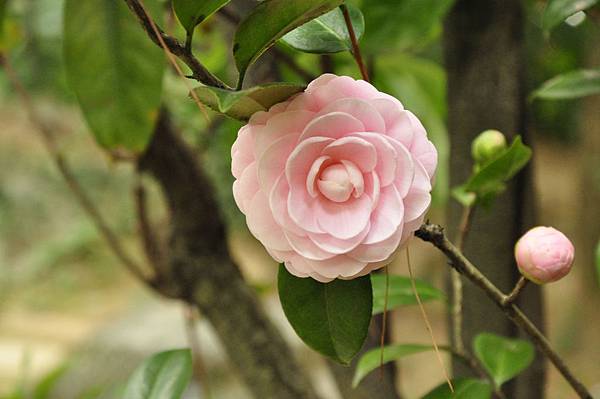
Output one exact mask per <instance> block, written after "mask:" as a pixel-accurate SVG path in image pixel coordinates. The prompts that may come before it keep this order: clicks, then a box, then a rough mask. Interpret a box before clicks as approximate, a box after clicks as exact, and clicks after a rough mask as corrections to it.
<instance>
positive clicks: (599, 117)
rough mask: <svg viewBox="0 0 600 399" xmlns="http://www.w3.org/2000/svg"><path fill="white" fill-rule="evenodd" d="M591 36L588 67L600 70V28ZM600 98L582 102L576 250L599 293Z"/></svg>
mask: <svg viewBox="0 0 600 399" xmlns="http://www.w3.org/2000/svg"><path fill="white" fill-rule="evenodd" d="M592 33H593V34H591V35H590V39H588V43H587V48H586V55H587V60H585V61H586V67H587V68H597V67H598V65H600V48H599V47H598V36H599V34H600V29H596V30H594V31H593V32H592ZM599 110H600V96H591V97H588V98H586V99H584V100H583V109H582V112H581V129H580V134H581V144H580V146H581V147H580V150H581V154H582V161H583V168H582V172H581V173H582V175H581V190H580V193H581V195H582V197H583V198H582V203H581V207H579V220H578V224H577V225H578V226H579V229H578V230H579V236H580V241H581V247H580V248H577V258H578V261H577V264H579V266H580V267H582V268H583V270H584V273H583V276H584V284H585V285H586V286H587V287H589V288H590V290H589V291H591V292H593V293H597V292H598V290H597V286H598V276H596V272H595V268H594V262H595V256H594V255H595V249H596V245H597V244H598V240H600V223H598V222H596V223H594V221H598V220H600V206H598V204H600V112H598V111H599Z"/></svg>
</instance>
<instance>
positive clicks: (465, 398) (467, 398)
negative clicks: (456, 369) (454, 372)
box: [422, 378, 492, 399]
mask: <svg viewBox="0 0 600 399" xmlns="http://www.w3.org/2000/svg"><path fill="white" fill-rule="evenodd" d="M452 386H453V387H454V393H452V392H451V391H450V388H449V387H448V383H446V382H444V383H442V384H440V385H438V387H437V388H435V389H434V390H433V391H431V392H429V393H428V394H427V395H425V396H423V398H422V399H490V398H491V397H492V387H491V386H490V384H489V383H488V382H487V381H482V380H475V379H472V378H457V379H454V380H452Z"/></svg>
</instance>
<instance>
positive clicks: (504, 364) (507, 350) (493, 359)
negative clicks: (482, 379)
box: [473, 333, 535, 386]
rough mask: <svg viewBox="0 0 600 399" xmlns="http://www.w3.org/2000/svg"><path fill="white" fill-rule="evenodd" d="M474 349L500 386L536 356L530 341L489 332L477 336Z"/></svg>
mask: <svg viewBox="0 0 600 399" xmlns="http://www.w3.org/2000/svg"><path fill="white" fill-rule="evenodd" d="M473 350H474V351H475V355H476V356H477V358H478V359H479V360H480V361H481V363H482V364H483V366H484V367H485V368H486V369H487V371H488V372H489V373H490V375H491V376H492V378H493V379H494V381H495V382H496V384H497V385H498V386H500V385H502V384H503V383H505V382H506V381H508V380H510V379H511V378H513V377H515V376H516V375H517V374H519V373H520V372H521V371H523V370H525V369H526V368H527V367H529V365H530V364H531V362H533V359H534V357H535V351H534V349H533V345H532V344H531V343H529V342H528V341H524V340H522V339H509V338H505V337H501V336H498V335H495V334H489V333H482V334H479V335H477V336H476V337H475V339H474V340H473Z"/></svg>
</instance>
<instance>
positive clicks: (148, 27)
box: [124, 0, 230, 89]
mask: <svg viewBox="0 0 600 399" xmlns="http://www.w3.org/2000/svg"><path fill="white" fill-rule="evenodd" d="M124 1H125V3H126V4H127V6H128V7H129V9H130V10H131V11H132V12H133V13H134V14H135V16H136V17H137V19H138V21H139V22H140V24H141V25H142V28H144V30H145V31H146V34H147V35H148V36H149V37H150V39H151V40H152V41H153V42H154V43H155V44H156V45H157V46H161V47H162V44H161V41H162V42H164V44H165V45H166V46H167V48H168V49H169V51H170V52H171V53H172V54H173V55H175V56H176V57H177V58H179V59H180V60H181V61H183V63H185V64H186V65H187V66H188V67H189V68H190V70H191V71H192V77H193V78H194V79H196V80H197V81H199V82H202V83H204V84H205V85H207V86H213V87H219V88H222V89H229V88H230V87H228V86H227V85H226V84H225V83H223V82H222V81H221V80H220V79H219V78H217V77H216V76H215V75H213V74H212V73H211V72H210V71H209V70H208V69H206V67H205V66H204V65H202V63H201V62H200V61H198V59H197V58H196V57H194V55H193V54H192V51H191V47H190V48H187V47H186V46H185V45H184V44H181V43H180V42H179V41H178V40H177V39H175V38H174V37H172V36H169V35H167V34H166V33H164V31H163V30H162V29H161V28H160V27H158V25H157V24H156V22H154V21H153V20H152V19H151V17H150V16H149V14H148V13H147V12H146V9H145V7H144V6H143V4H142V3H141V2H140V0H124ZM155 27H156V28H157V30H158V32H159V33H160V37H159V35H158V34H157V33H156V31H155V29H154V28H155Z"/></svg>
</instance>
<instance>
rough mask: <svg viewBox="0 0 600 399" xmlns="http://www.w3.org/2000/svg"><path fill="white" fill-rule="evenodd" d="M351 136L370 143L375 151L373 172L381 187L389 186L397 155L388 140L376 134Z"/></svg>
mask: <svg viewBox="0 0 600 399" xmlns="http://www.w3.org/2000/svg"><path fill="white" fill-rule="evenodd" d="M352 136H354V137H360V138H362V139H363V140H366V141H368V142H369V143H371V144H372V145H373V146H374V147H375V150H376V151H377V166H376V167H375V171H376V172H377V176H379V182H380V184H381V186H382V187H385V186H387V185H389V184H391V183H392V182H393V181H394V176H396V163H397V158H398V154H397V153H396V150H395V149H394V146H393V145H392V144H391V143H390V141H389V140H388V138H387V137H386V136H384V135H382V134H376V133H353V134H352Z"/></svg>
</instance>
